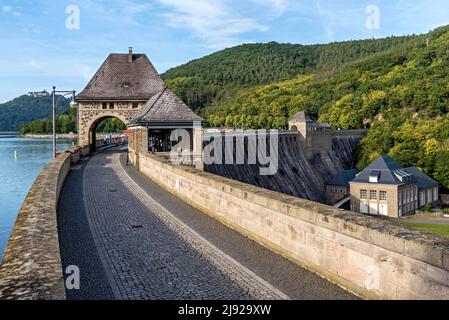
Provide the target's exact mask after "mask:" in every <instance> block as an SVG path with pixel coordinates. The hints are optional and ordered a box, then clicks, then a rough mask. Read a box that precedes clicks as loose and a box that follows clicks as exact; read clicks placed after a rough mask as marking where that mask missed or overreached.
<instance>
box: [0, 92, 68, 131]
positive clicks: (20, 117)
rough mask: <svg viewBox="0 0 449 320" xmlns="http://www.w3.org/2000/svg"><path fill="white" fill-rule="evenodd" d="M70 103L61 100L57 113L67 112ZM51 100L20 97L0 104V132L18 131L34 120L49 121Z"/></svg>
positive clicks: (47, 98) (48, 98) (49, 97)
mask: <svg viewBox="0 0 449 320" xmlns="http://www.w3.org/2000/svg"><path fill="white" fill-rule="evenodd" d="M69 103H70V101H69V100H67V99H64V98H63V99H62V100H61V102H60V103H59V109H58V113H63V112H65V110H67V108H68V106H69ZM51 106H52V98H51V96H48V97H39V98H34V97H29V96H26V95H24V96H20V97H18V98H15V99H14V100H11V101H9V102H6V103H3V104H0V131H19V128H20V127H21V126H22V125H24V124H26V123H29V122H30V121H33V120H36V119H45V118H46V119H49V118H51V114H52V107H51Z"/></svg>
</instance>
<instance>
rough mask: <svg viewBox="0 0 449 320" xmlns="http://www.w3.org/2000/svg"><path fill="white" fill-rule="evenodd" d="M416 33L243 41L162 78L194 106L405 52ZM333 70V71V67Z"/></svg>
mask: <svg viewBox="0 0 449 320" xmlns="http://www.w3.org/2000/svg"><path fill="white" fill-rule="evenodd" d="M419 38H420V37H419V36H407V37H390V38H386V39H380V40H363V41H347V42H340V43H331V44H327V45H311V46H303V45H297V44H279V43H276V42H270V43H267V44H245V45H240V46H237V47H234V48H230V49H226V50H223V51H220V52H217V53H214V54H212V55H209V56H206V57H204V58H201V59H198V60H194V61H191V62H189V63H187V64H185V65H182V66H179V67H176V68H173V69H170V70H168V71H167V72H166V73H164V74H163V75H162V77H163V78H164V80H165V81H166V82H167V83H168V84H169V85H170V87H171V88H172V89H173V90H175V91H176V93H177V94H178V95H179V96H180V97H181V98H182V99H183V100H184V101H185V102H187V103H188V104H189V106H190V107H191V108H193V109H200V108H203V107H206V106H208V105H210V103H211V102H212V101H213V100H214V99H215V98H216V97H221V96H226V95H227V94H228V93H229V90H230V88H233V87H235V88H236V87H238V88H241V87H242V86H244V87H245V86H246V87H247V86H254V85H261V84H267V83H271V82H275V81H281V80H287V79H291V78H292V77H294V76H297V75H298V74H304V73H307V72H311V71H315V70H320V69H324V68H331V69H338V68H339V67H340V66H341V65H342V64H344V63H346V62H351V61H354V60H357V59H361V58H364V57H368V56H371V55H372V54H375V53H378V52H384V51H386V50H390V49H392V48H402V50H407V48H408V46H409V45H410V43H411V42H413V41H415V40H417V39H419ZM334 71H335V70H334Z"/></svg>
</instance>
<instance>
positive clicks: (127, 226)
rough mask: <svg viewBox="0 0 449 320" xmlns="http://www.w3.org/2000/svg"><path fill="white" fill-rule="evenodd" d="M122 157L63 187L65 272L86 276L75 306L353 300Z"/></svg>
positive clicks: (97, 160)
mask: <svg viewBox="0 0 449 320" xmlns="http://www.w3.org/2000/svg"><path fill="white" fill-rule="evenodd" d="M123 156H124V155H123V154H122V153H120V152H117V151H115V152H114V151H110V152H105V153H100V154H98V155H96V156H95V157H93V158H92V159H90V160H89V161H85V162H84V163H83V164H81V165H80V166H78V167H75V168H74V170H72V172H71V174H70V176H69V179H68V180H67V182H66V184H65V186H64V188H63V191H62V196H61V201H60V205H59V208H58V223H59V226H60V239H61V240H60V241H61V253H62V258H63V264H64V266H68V265H77V266H79V268H80V271H81V290H77V291H68V292H67V294H68V297H69V298H70V299H158V300H159V299H290V298H293V299H319V298H322V299H349V298H353V296H352V295H350V294H349V293H347V292H345V291H344V290H342V289H340V288H338V287H337V286H335V285H333V284H331V283H329V282H327V281H325V280H323V279H321V278H319V277H318V276H316V275H314V274H313V273H310V272H308V271H306V270H303V269H301V268H300V267H298V266H296V265H293V264H292V263H291V262H289V261H287V260H285V259H283V258H281V257H279V256H277V255H275V254H274V253H271V252H269V251H268V250H267V249H264V248H262V247H261V246H259V245H257V244H256V243H254V242H253V241H251V240H249V239H246V238H244V237H243V236H241V235H239V234H237V233H236V232H234V231H232V230H230V229H228V228H227V227H225V226H223V225H221V224H219V223H218V222H217V221H214V220H213V219H212V218H210V217H207V216H205V215H204V214H202V213H200V212H198V211H197V210H196V209H194V208H192V207H190V206H188V205H187V204H185V203H183V202H182V201H180V200H179V199H176V198H175V197H173V196H172V195H170V194H169V193H167V192H165V191H163V190H162V189H161V188H159V187H158V186H156V185H154V184H153V183H152V182H151V181H150V180H148V179H146V178H144V177H142V175H141V174H140V173H138V172H136V171H135V170H133V169H132V168H129V167H126V165H124V163H123ZM218 233H219V234H220V235H218ZM220 237H226V240H222V239H220ZM239 246H241V247H239ZM248 249H250V250H251V252H246V250H248ZM255 265H257V267H255ZM279 267H280V268H281V269H279ZM283 272H285V273H284V274H282V273H283ZM279 273H281V275H279Z"/></svg>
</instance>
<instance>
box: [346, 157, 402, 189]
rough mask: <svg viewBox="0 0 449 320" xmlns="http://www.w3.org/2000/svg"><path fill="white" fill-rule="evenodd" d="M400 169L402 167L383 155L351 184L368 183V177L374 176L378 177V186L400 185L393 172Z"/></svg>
mask: <svg viewBox="0 0 449 320" xmlns="http://www.w3.org/2000/svg"><path fill="white" fill-rule="evenodd" d="M400 169H402V167H401V166H400V165H399V164H398V163H397V162H395V161H394V160H393V159H392V158H390V157H389V156H385V155H383V156H380V157H379V158H377V160H376V161H374V162H373V163H372V164H370V165H369V166H368V167H366V169H365V170H363V171H362V172H360V174H359V175H357V177H355V179H354V180H352V181H351V182H358V183H369V178H370V176H372V175H376V176H378V177H379V180H378V181H379V182H378V184H392V185H401V184H403V183H402V182H401V181H400V180H399V179H398V178H397V177H396V175H395V174H394V171H396V170H400Z"/></svg>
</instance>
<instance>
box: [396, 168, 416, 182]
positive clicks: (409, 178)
mask: <svg viewBox="0 0 449 320" xmlns="http://www.w3.org/2000/svg"><path fill="white" fill-rule="evenodd" d="M394 174H395V175H396V177H397V178H398V179H399V181H401V182H403V183H412V182H413V175H411V174H409V173H408V172H407V171H405V170H396V171H395V172H394Z"/></svg>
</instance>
